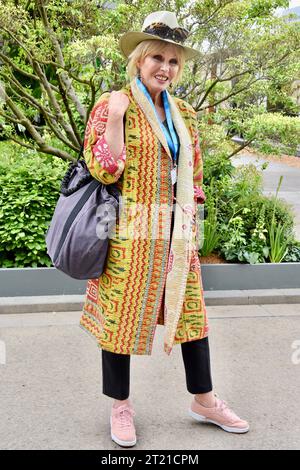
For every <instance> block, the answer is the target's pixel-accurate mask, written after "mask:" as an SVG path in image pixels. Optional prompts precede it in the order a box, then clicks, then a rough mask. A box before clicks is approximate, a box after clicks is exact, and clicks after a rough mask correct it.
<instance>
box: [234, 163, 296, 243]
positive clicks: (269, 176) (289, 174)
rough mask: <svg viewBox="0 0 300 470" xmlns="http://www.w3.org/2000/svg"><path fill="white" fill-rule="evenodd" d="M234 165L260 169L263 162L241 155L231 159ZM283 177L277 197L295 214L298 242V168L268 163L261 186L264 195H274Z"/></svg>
mask: <svg viewBox="0 0 300 470" xmlns="http://www.w3.org/2000/svg"><path fill="white" fill-rule="evenodd" d="M232 162H233V164H234V165H240V164H247V163H254V164H255V166H256V167H261V165H262V163H264V162H265V160H263V159H262V158H257V159H254V158H253V157H251V156H248V155H241V156H240V157H237V158H235V159H232ZM281 175H282V176H283V181H282V185H281V189H280V191H279V197H280V198H281V199H285V200H286V201H287V202H288V203H290V204H291V205H292V207H293V210H294V213H295V233H296V238H297V239H298V240H300V168H295V167H291V166H288V165H285V164H282V163H275V162H268V167H267V168H266V170H264V171H263V186H264V193H265V194H267V195H268V194H275V192H276V189H277V186H278V182H279V178H280V176H281Z"/></svg>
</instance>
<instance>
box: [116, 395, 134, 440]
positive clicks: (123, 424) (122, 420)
mask: <svg viewBox="0 0 300 470" xmlns="http://www.w3.org/2000/svg"><path fill="white" fill-rule="evenodd" d="M133 416H135V412H134V410H133V408H132V407H131V405H129V404H125V405H120V406H118V407H117V408H114V407H112V409H111V417H110V430H111V438H112V440H113V441H114V442H116V443H117V444H119V445H120V446H124V447H131V446H134V445H135V444H136V434H135V427H134V423H133Z"/></svg>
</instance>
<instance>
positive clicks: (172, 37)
mask: <svg viewBox="0 0 300 470" xmlns="http://www.w3.org/2000/svg"><path fill="white" fill-rule="evenodd" d="M188 35H189V32H188V30H187V29H185V28H182V27H181V26H179V24H178V21H177V18H176V15H175V13H173V12H171V11H154V12H153V13H150V15H148V16H147V17H146V19H145V21H144V24H143V26H142V31H141V32H139V31H129V32H128V33H125V34H123V36H121V38H120V40H119V45H120V49H121V51H122V53H123V54H124V56H125V57H128V56H129V54H130V53H131V52H132V51H133V50H134V49H135V48H136V46H137V45H138V44H139V43H140V42H142V41H145V40H146V39H156V40H157V39H159V40H161V41H165V42H168V43H171V44H176V45H178V46H181V47H183V49H184V51H185V58H186V60H190V59H194V58H196V57H197V56H198V57H199V56H200V52H199V51H197V49H193V48H191V47H187V46H184V45H183V42H184V41H185V40H186V38H187V37H188Z"/></svg>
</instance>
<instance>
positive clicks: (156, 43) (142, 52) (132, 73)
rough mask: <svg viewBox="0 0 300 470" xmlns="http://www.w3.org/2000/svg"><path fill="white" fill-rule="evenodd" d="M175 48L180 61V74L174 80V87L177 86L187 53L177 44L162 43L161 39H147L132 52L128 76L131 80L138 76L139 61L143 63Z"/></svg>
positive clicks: (128, 65)
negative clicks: (168, 49)
mask: <svg viewBox="0 0 300 470" xmlns="http://www.w3.org/2000/svg"><path fill="white" fill-rule="evenodd" d="M169 45H170V46H173V47H174V51H175V54H176V58H177V60H178V65H179V68H178V72H177V75H176V77H175V78H174V79H173V81H172V83H173V85H177V84H178V83H179V82H180V80H181V78H182V75H183V68H184V64H185V52H184V49H183V47H181V46H178V45H177V44H172V43H168V42H165V41H160V40H159V39H147V40H145V41H142V42H140V43H139V44H138V45H137V46H136V48H135V49H134V50H133V51H132V52H131V54H130V55H129V61H128V64H127V74H128V77H129V78H130V80H132V79H133V78H134V77H136V76H137V75H138V66H137V62H138V61H143V59H144V58H145V57H147V56H148V55H150V54H155V53H159V52H162V51H163V50H164V49H165V48H166V47H168V46H169Z"/></svg>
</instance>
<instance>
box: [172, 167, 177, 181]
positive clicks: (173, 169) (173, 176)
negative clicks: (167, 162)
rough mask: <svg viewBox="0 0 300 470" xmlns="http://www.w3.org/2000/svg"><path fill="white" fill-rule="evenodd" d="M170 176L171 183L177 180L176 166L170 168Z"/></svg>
mask: <svg viewBox="0 0 300 470" xmlns="http://www.w3.org/2000/svg"><path fill="white" fill-rule="evenodd" d="M171 178H172V184H175V183H176V181H177V166H175V167H174V168H172V170H171Z"/></svg>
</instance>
